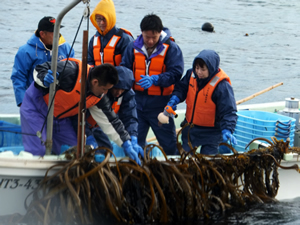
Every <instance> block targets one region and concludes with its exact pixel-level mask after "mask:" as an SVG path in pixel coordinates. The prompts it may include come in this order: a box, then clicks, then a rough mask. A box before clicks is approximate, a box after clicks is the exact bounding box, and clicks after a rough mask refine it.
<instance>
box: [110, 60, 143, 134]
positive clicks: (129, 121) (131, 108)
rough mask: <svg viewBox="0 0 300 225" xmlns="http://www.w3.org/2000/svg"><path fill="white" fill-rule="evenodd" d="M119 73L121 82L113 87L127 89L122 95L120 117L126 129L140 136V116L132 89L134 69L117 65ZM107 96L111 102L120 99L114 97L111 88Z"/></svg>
mask: <svg viewBox="0 0 300 225" xmlns="http://www.w3.org/2000/svg"><path fill="white" fill-rule="evenodd" d="M116 69H117V71H118V75H119V82H118V83H117V84H116V85H115V86H114V87H113V88H119V89H123V90H125V91H124V92H123V94H122V95H121V96H120V97H123V99H122V103H121V106H120V110H119V112H118V114H117V115H118V116H119V119H120V120H121V121H122V122H123V124H124V126H125V129H126V130H127V132H128V133H129V134H130V136H136V137H137V136H138V118H137V112H136V101H135V93H134V91H133V90H132V89H131V87H132V84H133V82H134V78H133V74H132V71H131V70H129V69H127V68H126V67H122V66H116ZM107 97H109V99H110V101H111V104H113V103H114V102H115V101H118V99H119V98H120V97H118V98H114V97H113V95H112V94H111V90H109V91H108V93H107Z"/></svg>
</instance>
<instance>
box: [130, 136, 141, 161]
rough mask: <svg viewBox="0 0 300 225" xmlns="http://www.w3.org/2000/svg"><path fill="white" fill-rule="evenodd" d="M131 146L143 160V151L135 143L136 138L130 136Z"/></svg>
mask: <svg viewBox="0 0 300 225" xmlns="http://www.w3.org/2000/svg"><path fill="white" fill-rule="evenodd" d="M131 144H132V147H133V149H134V150H135V151H136V152H137V154H141V156H142V157H143V158H144V150H143V148H142V147H141V146H139V144H138V143H137V137H136V136H131Z"/></svg>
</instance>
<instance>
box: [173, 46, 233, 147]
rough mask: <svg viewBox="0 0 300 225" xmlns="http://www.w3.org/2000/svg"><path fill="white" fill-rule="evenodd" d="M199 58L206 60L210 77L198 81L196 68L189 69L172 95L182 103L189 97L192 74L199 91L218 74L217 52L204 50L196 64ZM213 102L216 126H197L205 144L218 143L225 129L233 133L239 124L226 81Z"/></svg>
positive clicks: (230, 88) (217, 89)
mask: <svg viewBox="0 0 300 225" xmlns="http://www.w3.org/2000/svg"><path fill="white" fill-rule="evenodd" d="M197 58H201V59H203V60H204V62H205V64H206V65H207V67H208V70H209V77H208V78H205V79H198V77H197V75H196V72H195V71H193V68H194V66H193V68H191V69H189V70H188V71H187V72H186V75H185V76H184V77H183V78H182V79H181V81H180V82H178V83H177V84H176V85H175V89H174V91H173V93H172V95H176V96H177V97H178V98H179V99H180V101H181V102H183V101H184V100H185V99H186V97H187V93H188V88H189V81H190V77H191V74H192V72H193V74H194V75H195V77H196V78H195V79H197V83H198V87H199V90H201V89H203V88H204V87H205V85H206V84H207V83H208V82H209V81H210V80H211V78H212V77H213V76H214V75H215V74H217V73H218V69H219V64H220V58H219V56H218V54H217V53H216V52H215V51H212V50H203V51H201V52H200V53H199V54H198V55H197V56H196V57H195V59H194V62H195V60H196V59H197ZM194 62H193V65H194ZM212 101H213V102H214V103H215V104H216V120H215V126H214V127H202V126H195V130H197V132H198V136H199V137H201V136H202V137H203V144H209V143H211V142H214V143H217V142H218V141H219V140H220V138H221V134H222V133H221V131H222V130H223V129H228V130H230V131H231V132H232V133H233V131H234V129H235V125H236V122H237V115H236V111H237V109H236V101H235V98H234V93H233V89H232V86H231V85H230V84H229V83H228V82H227V81H226V80H223V81H221V82H220V83H219V84H218V86H217V87H216V89H215V91H214V93H213V95H212ZM201 134H203V135H201ZM207 134H209V135H207ZM207 137H208V138H207Z"/></svg>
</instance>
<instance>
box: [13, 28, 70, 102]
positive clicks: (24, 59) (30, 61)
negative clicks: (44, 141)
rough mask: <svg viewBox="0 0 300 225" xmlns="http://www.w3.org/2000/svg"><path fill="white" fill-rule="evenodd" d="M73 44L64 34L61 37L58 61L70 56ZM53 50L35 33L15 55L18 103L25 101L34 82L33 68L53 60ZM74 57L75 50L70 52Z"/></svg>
mask: <svg viewBox="0 0 300 225" xmlns="http://www.w3.org/2000/svg"><path fill="white" fill-rule="evenodd" d="M70 49H71V46H70V45H69V44H68V43H67V42H66V41H65V39H64V38H63V36H61V37H60V39H59V46H58V61H59V60H62V59H64V58H67V57H68V54H69V52H70ZM51 56H52V51H51V50H49V49H47V48H46V46H45V45H44V43H43V42H42V41H41V40H40V38H39V37H37V36H36V35H35V34H33V35H32V36H31V37H30V39H29V40H28V41H27V44H25V45H23V46H21V47H20V48H19V50H18V52H17V54H16V56H15V62H14V66H13V69H12V74H11V80H12V83H13V87H14V92H15V98H16V102H17V105H18V106H20V104H21V103H22V101H23V98H24V95H25V91H26V89H27V88H28V87H29V86H30V84H31V83H32V82H33V70H34V68H35V66H36V65H38V64H42V63H44V62H47V61H51ZM70 57H72V58H74V50H73V49H72V52H71V54H70Z"/></svg>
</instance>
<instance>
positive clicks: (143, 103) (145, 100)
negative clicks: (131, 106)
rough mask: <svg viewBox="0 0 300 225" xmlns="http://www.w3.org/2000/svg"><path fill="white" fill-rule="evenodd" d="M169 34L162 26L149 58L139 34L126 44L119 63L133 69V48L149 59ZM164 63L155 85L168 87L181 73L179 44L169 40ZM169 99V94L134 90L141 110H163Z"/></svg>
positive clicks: (159, 49)
mask: <svg viewBox="0 0 300 225" xmlns="http://www.w3.org/2000/svg"><path fill="white" fill-rule="evenodd" d="M169 34H170V32H169V30H168V29H167V28H164V30H163V31H162V33H161V36H160V40H159V42H158V44H157V46H156V49H158V51H157V52H154V53H153V54H152V55H151V56H150V57H149V58H148V57H147V53H145V52H144V50H145V48H143V46H144V40H143V36H142V35H140V36H139V37H138V38H137V39H136V40H135V41H134V42H131V43H129V44H128V47H127V48H126V50H125V52H124V55H123V57H122V62H121V64H120V65H121V66H125V67H127V68H129V69H131V70H132V69H133V63H134V61H135V59H134V50H133V49H136V50H137V51H139V52H141V53H142V54H144V55H145V56H146V58H147V60H148V61H149V60H151V58H153V57H155V56H156V55H158V54H159V53H160V52H161V51H162V50H163V48H162V44H163V41H164V40H166V39H168V38H169V37H170V35H169ZM165 65H166V72H164V73H161V74H159V78H158V81H157V84H156V85H157V86H161V87H168V86H170V85H172V84H175V83H176V82H178V81H179V80H180V78H181V76H182V74H183V68H184V63H183V56H182V52H181V50H180V48H179V46H178V45H177V44H176V43H175V42H173V41H170V46H169V49H168V52H167V55H166V58H165ZM169 99H170V96H150V95H145V94H142V93H139V92H136V101H137V107H138V109H139V110H143V111H145V110H146V111H147V110H152V109H153V108H156V109H158V110H163V108H164V107H165V106H166V104H167V103H168V101H169Z"/></svg>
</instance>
